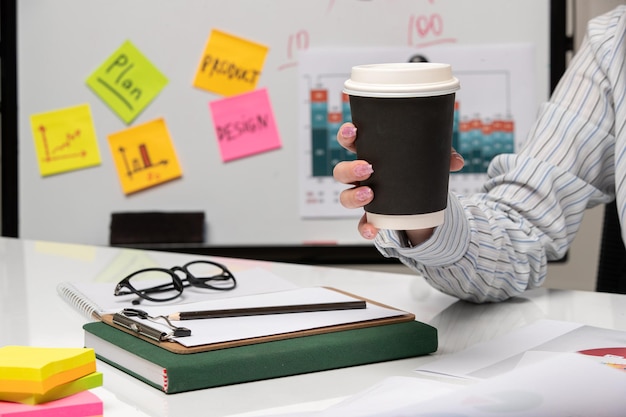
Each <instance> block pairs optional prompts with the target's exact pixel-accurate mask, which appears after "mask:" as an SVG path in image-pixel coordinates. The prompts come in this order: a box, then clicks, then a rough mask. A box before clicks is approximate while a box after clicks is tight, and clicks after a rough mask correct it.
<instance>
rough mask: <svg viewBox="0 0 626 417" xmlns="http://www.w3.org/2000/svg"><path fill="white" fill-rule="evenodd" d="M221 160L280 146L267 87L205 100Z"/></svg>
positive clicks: (249, 154)
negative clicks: (207, 104)
mask: <svg viewBox="0 0 626 417" xmlns="http://www.w3.org/2000/svg"><path fill="white" fill-rule="evenodd" d="M209 107H210V109H211V115H212V117H213V126H214V128H215V136H216V138H217V142H218V145H219V148H220V153H221V156H222V161H224V162H228V161H232V160H234V159H238V158H244V157H246V156H251V155H255V154H258V153H261V152H267V151H271V150H274V149H278V148H280V147H281V142H280V135H279V134H278V129H277V128H276V122H275V120H274V113H273V111H272V106H271V103H270V100H269V96H268V95H267V89H264V88H263V89H259V90H255V91H252V92H250V93H244V94H240V95H237V96H233V97H228V98H224V99H221V100H216V101H212V102H210V103H209Z"/></svg>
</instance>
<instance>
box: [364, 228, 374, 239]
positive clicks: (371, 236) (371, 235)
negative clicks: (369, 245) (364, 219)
mask: <svg viewBox="0 0 626 417" xmlns="http://www.w3.org/2000/svg"><path fill="white" fill-rule="evenodd" d="M363 237H364V238H365V239H374V238H375V237H376V235H375V234H374V233H372V231H371V230H370V229H365V230H363Z"/></svg>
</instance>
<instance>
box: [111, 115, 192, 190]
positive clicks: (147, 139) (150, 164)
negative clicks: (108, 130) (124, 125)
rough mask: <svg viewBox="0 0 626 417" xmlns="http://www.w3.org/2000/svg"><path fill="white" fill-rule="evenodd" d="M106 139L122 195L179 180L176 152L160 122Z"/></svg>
mask: <svg viewBox="0 0 626 417" xmlns="http://www.w3.org/2000/svg"><path fill="white" fill-rule="evenodd" d="M108 139H109V147H110V148H111V154H112V155H113V161H114V162H115V168H116V169H117V173H118V176H119V179H120V183H121V185H122V190H123V191H124V193H125V194H131V193H134V192H136V191H140V190H143V189H146V188H149V187H153V186H155V185H159V184H162V183H164V182H167V181H171V180H173V179H176V178H180V177H181V176H182V170H181V167H180V165H179V163H178V158H177V156H176V150H175V149H174V144H173V142H172V138H171V136H170V133H169V131H168V129H167V126H166V124H165V120H164V119H163V118H159V119H155V120H153V121H150V122H147V123H143V124H141V125H137V126H134V127H131V128H128V129H125V130H122V131H120V132H117V133H113V134H110V135H109V136H108Z"/></svg>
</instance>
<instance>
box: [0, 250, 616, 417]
mask: <svg viewBox="0 0 626 417" xmlns="http://www.w3.org/2000/svg"><path fill="white" fill-rule="evenodd" d="M146 257H147V258H146ZM198 258H203V257H201V256H198V255H186V254H175V253H165V252H151V251H140V250H131V249H118V248H109V247H95V246H84V245H72V244H61V243H53V242H37V241H28V240H20V239H11V238H0V346H3V345H7V344H14V345H31V346H62V347H78V346H83V329H82V325H83V324H84V323H85V322H86V321H87V320H86V319H85V318H84V317H83V316H81V315H80V314H79V313H78V312H76V311H75V310H74V309H73V308H72V307H70V306H69V304H67V303H66V302H65V301H64V300H63V299H61V297H59V296H58V295H57V292H56V286H57V284H58V283H60V282H63V281H94V280H108V281H118V280H119V279H121V278H122V277H113V276H110V274H107V271H111V270H112V269H115V268H113V267H112V266H117V265H119V264H120V263H122V262H128V263H129V264H133V263H136V262H140V261H142V260H145V259H150V260H151V261H154V262H156V263H158V264H160V265H161V266H163V267H171V266H173V265H181V264H183V263H185V262H188V261H190V260H193V259H198ZM209 259H213V260H217V261H219V262H222V263H224V264H225V265H227V266H228V267H229V268H230V269H231V270H232V271H233V272H234V273H235V274H236V272H237V271H241V270H244V269H248V268H254V267H261V268H266V269H267V270H269V271H271V272H272V273H274V274H275V275H278V276H280V277H283V278H285V279H288V280H290V281H292V282H294V283H296V284H298V285H302V286H320V285H327V286H333V287H336V288H339V289H342V290H345V291H349V292H352V293H355V294H358V295H361V296H363V297H367V298H371V299H373V300H376V301H379V302H382V303H385V304H388V305H391V306H394V307H397V308H400V309H403V310H406V311H410V312H412V313H414V314H415V316H416V319H417V320H419V321H422V322H425V323H428V324H431V325H432V326H434V327H436V328H437V329H438V332H439V350H438V352H437V353H436V354H433V355H428V356H423V357H417V358H411V359H404V360H398V361H391V362H385V363H378V364H372V365H365V366H358V367H350V368H344V369H339V370H332V371H325V372H317V373H311V374H305V375H297V376H292V377H284V378H277V379H273V380H266V381H259V382H252V383H245V384H238V385H231V386H226V387H219V388H212V389H207V390H200V391H194V392H187V393H181V394H173V395H166V394H163V393H161V392H159V391H158V390H156V389H154V388H152V387H150V386H148V385H146V384H144V383H143V382H140V381H138V380H136V379H134V378H132V377H130V376H127V375H126V374H124V373H123V372H121V371H118V370H117V369H115V368H112V367H110V366H108V365H106V364H104V363H102V362H98V370H100V371H102V372H103V373H104V386H103V387H100V388H97V389H95V390H93V392H94V393H96V394H97V395H98V396H99V397H100V398H101V399H102V400H103V401H104V407H105V409H104V414H105V416H107V417H116V416H146V415H150V416H187V417H193V416H228V415H234V414H244V413H245V414H248V413H251V414H250V415H252V414H254V413H252V412H254V411H261V410H264V409H270V408H277V407H286V406H290V405H296V404H301V403H302V404H305V403H312V402H320V401H324V400H331V399H334V398H339V397H345V396H349V395H352V394H355V393H357V392H359V391H361V390H363V389H365V388H368V387H370V386H372V385H374V384H376V383H377V382H379V381H381V380H382V379H384V378H386V377H389V376H412V377H418V375H417V374H416V373H415V372H413V370H414V369H415V368H417V367H418V365H420V364H423V363H426V362H427V361H432V360H434V359H435V358H437V357H438V356H439V355H446V354H449V353H451V352H456V351H459V350H461V349H463V348H466V347H468V346H470V345H473V344H475V343H477V342H481V341H485V340H489V339H492V338H493V337H495V336H498V335H501V334H504V333H506V332H508V331H510V330H511V329H514V328H517V327H520V326H523V325H526V324H530V323H532V322H534V321H536V320H538V319H541V318H549V319H555V320H565V321H573V322H577V323H583V324H588V325H592V326H599V327H607V328H614V329H619V330H626V296H623V295H616V294H605V293H594V292H584V291H567V290H550V289H538V290H532V291H529V292H527V293H526V294H524V295H523V296H521V297H518V298H515V299H512V300H510V301H508V302H504V303H498V304H486V305H474V304H470V303H466V302H462V301H458V300H456V299H454V298H452V297H449V296H446V295H443V294H441V293H439V292H437V291H435V290H433V289H432V288H431V287H430V286H429V285H428V284H426V283H425V282H424V280H423V279H422V278H421V277H419V276H412V275H404V274H390V273H381V272H370V271H359V270H349V269H338V268H328V267H316V266H304V265H293V264H285V263H275V262H264V261H250V260H242V259H226V258H217V257H210V258H209Z"/></svg>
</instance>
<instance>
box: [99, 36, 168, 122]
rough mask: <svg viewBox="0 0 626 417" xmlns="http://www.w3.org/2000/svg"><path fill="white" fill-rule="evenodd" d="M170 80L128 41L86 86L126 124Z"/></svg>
mask: <svg viewBox="0 0 626 417" xmlns="http://www.w3.org/2000/svg"><path fill="white" fill-rule="evenodd" d="M167 82H168V81H167V78H166V77H165V76H164V75H163V74H162V73H161V72H160V71H159V70H158V69H157V68H156V67H155V66H154V65H153V64H152V63H151V62H150V61H149V60H148V58H146V57H145V56H144V55H143V54H142V53H141V52H140V51H139V49H137V48H136V47H135V46H134V45H133V44H132V43H131V42H130V41H126V42H124V43H123V44H122V46H120V48H119V49H118V50H117V51H115V52H114V53H113V54H112V55H111V56H110V57H109V58H108V59H107V60H106V61H105V62H104V63H103V64H102V65H101V66H100V67H99V68H97V69H96V70H95V71H94V72H93V73H92V74H91V75H90V76H89V78H88V79H87V85H88V86H89V87H90V88H91V89H92V90H93V91H94V93H96V94H97V95H98V96H99V97H100V98H101V99H102V100H103V101H104V102H105V103H106V104H107V105H108V106H109V107H110V108H111V109H112V110H113V111H114V112H115V113H117V115H118V116H119V117H120V118H121V119H122V120H123V121H124V122H125V123H126V124H128V123H130V122H132V121H133V120H134V119H135V118H136V117H137V116H138V115H139V113H141V112H142V111H143V109H144V108H145V107H146V106H147V105H148V104H150V102H151V101H152V100H153V99H154V98H155V97H156V96H157V95H158V94H159V93H160V92H161V90H162V89H163V87H165V85H167Z"/></svg>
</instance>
